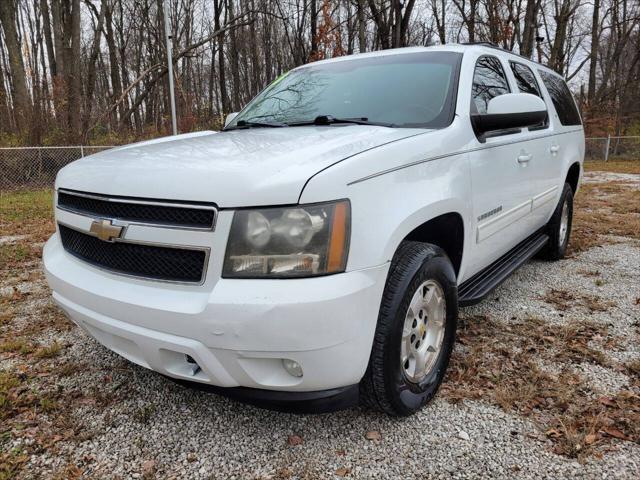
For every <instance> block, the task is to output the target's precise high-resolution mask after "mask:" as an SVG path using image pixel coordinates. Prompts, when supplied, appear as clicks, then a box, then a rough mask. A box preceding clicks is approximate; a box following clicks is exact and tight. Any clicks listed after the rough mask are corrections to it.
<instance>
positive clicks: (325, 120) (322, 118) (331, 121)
mask: <svg viewBox="0 0 640 480" xmlns="http://www.w3.org/2000/svg"><path fill="white" fill-rule="evenodd" d="M337 123H351V124H354V125H375V126H378V127H393V126H394V124H393V123H385V122H370V121H369V119H368V118H367V117H353V118H336V117H334V116H332V115H319V116H317V117H316V118H314V119H313V120H307V121H303V122H294V123H289V124H288V125H289V126H290V127H301V126H304V125H335V124H337Z"/></svg>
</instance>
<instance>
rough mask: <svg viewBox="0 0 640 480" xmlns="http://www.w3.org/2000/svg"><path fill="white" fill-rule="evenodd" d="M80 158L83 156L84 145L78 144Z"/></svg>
mask: <svg viewBox="0 0 640 480" xmlns="http://www.w3.org/2000/svg"><path fill="white" fill-rule="evenodd" d="M80 158H84V147H83V146H82V145H80Z"/></svg>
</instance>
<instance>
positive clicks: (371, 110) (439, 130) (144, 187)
mask: <svg viewBox="0 0 640 480" xmlns="http://www.w3.org/2000/svg"><path fill="white" fill-rule="evenodd" d="M583 157H584V134H583V128H582V125H581V118H580V114H579V112H578V109H577V108H576V104H575V102H574V100H573V98H572V96H571V93H570V92H569V89H568V88H567V86H566V84H565V82H564V81H563V79H562V78H561V77H560V76H558V75H557V74H556V73H554V72H553V71H551V70H549V69H548V68H546V67H544V66H542V65H539V64H536V63H533V62H531V61H529V60H527V59H525V58H522V57H519V56H517V55H514V54H511V53H509V52H506V51H503V50H501V49H498V48H496V47H493V46H490V45H477V44H476V45H446V46H441V47H429V48H406V49H399V50H387V51H382V52H376V53H368V54H362V55H355V56H349V57H341V58H336V59H331V60H326V61H319V62H315V63H312V64H309V65H304V66H301V67H299V68H296V69H294V70H292V71H290V72H288V73H286V74H284V75H282V76H281V77H279V78H278V79H276V80H275V81H274V82H273V83H271V84H270V85H269V86H268V87H267V88H266V89H265V90H264V91H263V92H262V93H260V94H259V95H258V96H257V97H255V98H254V99H253V100H252V101H251V102H249V104H248V105H247V106H246V107H245V108H244V109H243V110H242V111H241V112H240V113H239V114H237V115H235V114H232V115H230V116H229V118H228V119H227V124H226V126H225V128H224V130H223V131H221V132H200V133H193V134H186V135H180V136H175V137H169V138H162V139H158V140H153V141H148V142H143V143H138V144H134V145H128V146H124V147H120V148H115V149H112V150H109V151H106V152H103V153H99V154H96V155H92V156H90V157H87V158H83V159H81V160H78V161H76V162H74V163H72V164H70V165H68V166H67V167H65V168H63V169H62V170H61V171H60V173H59V174H58V177H57V180H56V185H55V218H56V233H55V234H54V235H53V236H52V237H51V239H50V240H49V241H48V242H47V244H46V246H45V249H44V266H45V270H46V275H47V279H48V282H49V284H50V286H51V289H52V290H53V298H54V300H55V301H56V303H57V304H58V305H59V306H60V307H61V308H62V309H63V310H64V311H65V312H66V313H67V314H68V315H69V317H70V318H71V319H72V320H73V321H74V322H75V323H77V324H78V325H79V326H80V327H82V328H83V329H84V330H85V331H86V332H87V333H88V334H89V335H91V336H92V337H94V338H95V339H97V340H98V341H99V342H100V343H102V344H103V345H105V346H106V347H107V348H109V349H111V350H113V351H114V352H117V353H118V354H120V355H121V356H123V357H125V358H127V359H129V360H130V361H132V362H134V363H136V364H138V365H142V366H144V367H147V368H150V369H153V370H155V371H157V372H160V373H161V374H163V375H166V376H168V377H171V378H173V379H177V380H178V381H182V382H186V383H189V384H191V385H199V386H201V387H204V388H206V389H211V390H214V391H218V392H222V393H224V394H227V395H230V396H235V397H240V398H243V399H245V400H246V401H249V402H255V403H259V404H262V405H267V406H270V407H273V408H284V409H294V410H295V409H299V410H302V411H327V410H332V409H336V408H341V407H345V406H348V405H353V404H354V403H356V402H357V401H358V400H360V401H362V402H363V403H364V404H366V405H369V406H373V407H376V408H379V409H382V410H383V411H385V412H387V413H389V414H391V415H408V414H411V413H413V412H415V411H416V410H418V409H419V408H420V407H422V406H423V405H424V404H425V403H427V402H428V401H429V400H430V399H431V398H432V397H433V396H434V394H435V392H436V390H437V389H438V386H439V385H440V383H441V381H442V379H443V377H444V374H445V370H446V368H447V364H448V361H449V357H450V354H451V350H452V347H453V344H454V340H455V333H456V321H457V317H458V307H459V306H465V305H471V304H473V303H476V302H478V301H480V300H481V299H482V298H483V297H484V296H486V295H487V293H488V292H490V291H491V289H493V288H494V287H496V286H497V285H498V284H499V283H500V282H502V281H503V280H504V279H505V278H506V277H507V276H508V275H509V274H510V273H511V272H513V271H514V270H515V269H516V268H517V267H519V266H520V265H522V264H523V263H524V262H525V261H526V260H528V259H529V258H531V257H532V256H533V255H535V254H538V255H540V256H542V257H544V258H547V259H550V260H556V259H559V258H561V257H562V256H563V255H564V253H565V249H566V247H567V242H568V240H569V234H570V231H571V218H572V199H573V195H574V194H575V192H576V190H577V188H578V184H579V179H580V176H581V170H582V161H583ZM522 294H523V295H527V294H528V292H522Z"/></svg>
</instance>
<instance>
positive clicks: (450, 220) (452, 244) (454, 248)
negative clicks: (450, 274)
mask: <svg viewBox="0 0 640 480" xmlns="http://www.w3.org/2000/svg"><path fill="white" fill-rule="evenodd" d="M464 234H465V231H464V220H463V218H462V215H461V214H460V213H458V212H455V211H452V212H447V213H443V214H440V215H437V216H435V217H433V218H430V219H429V220H426V221H425V222H423V223H421V224H419V225H417V226H415V227H414V228H413V229H412V230H411V231H409V232H408V233H407V234H406V235H405V236H404V238H403V239H402V241H406V240H409V241H415V242H423V243H431V244H433V245H437V246H438V247H440V248H442V249H443V250H444V251H445V252H446V254H447V256H448V257H449V259H450V260H451V263H452V264H453V268H454V270H455V273H456V275H458V274H459V273H460V268H461V266H462V256H463V253H464V238H465V237H464Z"/></svg>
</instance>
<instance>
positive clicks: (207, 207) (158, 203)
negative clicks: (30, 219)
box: [56, 188, 218, 232]
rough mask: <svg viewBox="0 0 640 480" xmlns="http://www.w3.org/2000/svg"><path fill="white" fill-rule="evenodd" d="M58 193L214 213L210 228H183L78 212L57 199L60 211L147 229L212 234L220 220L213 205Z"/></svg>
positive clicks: (73, 191)
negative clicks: (156, 228)
mask: <svg viewBox="0 0 640 480" xmlns="http://www.w3.org/2000/svg"><path fill="white" fill-rule="evenodd" d="M58 192H62V193H64V194H66V195H72V196H76V197H84V198H90V199H93V200H102V201H105V202H113V203H129V204H134V205H151V206H158V207H174V208H188V209H194V210H211V211H213V223H212V224H211V226H210V227H188V226H181V225H172V224H165V223H160V222H154V223H150V222H141V221H136V220H128V219H126V218H120V217H115V216H109V217H106V216H104V215H97V214H92V213H90V212H87V211H83V210H77V209H75V208H69V207H65V206H62V205H60V202H59V200H57V197H56V208H59V209H60V210H64V211H65V212H71V213H75V214H77V215H82V216H84V217H90V218H98V217H99V218H108V219H110V220H117V221H120V222H126V223H127V224H129V225H143V226H145V227H160V228H170V229H176V230H198V231H206V232H212V231H214V230H215V228H216V221H217V220H218V208H217V207H215V206H213V205H198V204H193V203H188V202H185V203H179V202H163V201H154V200H136V199H127V198H117V197H110V196H108V195H99V194H93V193H84V192H77V191H75V190H67V189H65V188H59V189H58Z"/></svg>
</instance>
